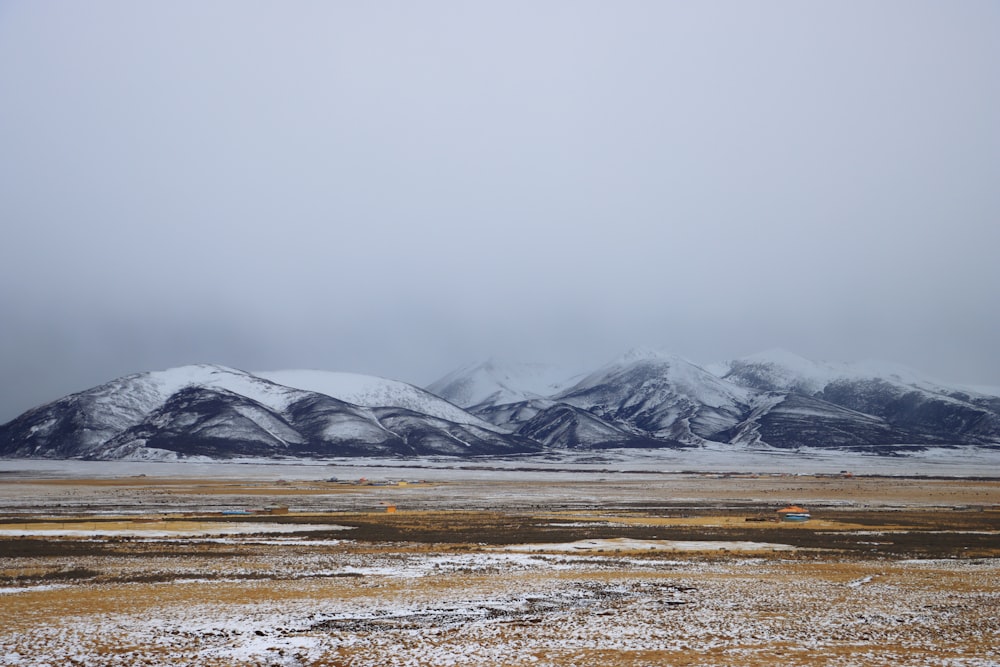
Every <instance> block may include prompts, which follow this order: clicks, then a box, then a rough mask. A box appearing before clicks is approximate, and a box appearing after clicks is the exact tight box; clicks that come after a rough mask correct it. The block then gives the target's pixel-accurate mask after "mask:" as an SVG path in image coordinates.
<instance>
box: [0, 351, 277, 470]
mask: <svg viewBox="0 0 1000 667" xmlns="http://www.w3.org/2000/svg"><path fill="white" fill-rule="evenodd" d="M192 386H198V387H212V388H217V389H224V390H228V391H232V392H234V393H236V394H240V395H246V396H249V397H253V398H255V399H259V400H260V401H262V402H264V403H265V404H267V405H268V407H269V408H280V407H281V406H284V405H286V404H287V403H288V401H290V400H292V398H293V397H294V395H295V391H294V390H290V389H288V388H286V387H280V386H278V385H274V384H272V383H270V382H267V381H266V380H261V379H259V378H254V377H253V376H251V375H249V374H247V373H244V372H242V371H238V370H235V369H232V368H226V367H224V366H215V365H193V366H182V367H179V368H173V369H169V370H165V371H153V372H148V373H136V374H134V375H127V376H124V377H121V378H118V379H115V380H112V381H110V382H107V383H105V384H103V385H100V386H98V387H94V388H93V389H88V390H86V391H82V392H79V393H76V394H71V395H70V396H67V397H65V398H63V399H60V400H59V401H56V402H54V403H50V404H48V405H43V406H40V407H38V408H34V409H32V410H29V411H28V412H26V413H25V414H23V415H21V416H20V417H18V418H17V419H16V420H14V421H13V422H11V424H14V423H15V422H17V424H18V426H19V429H20V433H21V437H20V438H19V439H18V441H17V443H16V446H13V445H9V446H7V447H6V448H5V447H4V446H3V440H2V439H0V454H5V453H6V452H8V451H9V453H7V454H6V455H11V454H15V455H21V456H25V455H31V454H32V453H33V452H34V451H35V450H36V449H38V450H39V451H48V452H51V455H58V454H59V453H60V452H63V453H65V451H67V448H71V449H72V450H73V451H74V452H76V454H75V455H82V456H86V455H89V454H90V453H91V450H94V449H96V448H98V447H100V446H102V445H103V444H104V443H105V442H107V441H108V440H110V439H111V438H113V437H115V436H117V435H119V434H120V433H122V432H123V431H125V430H127V429H129V428H132V427H134V426H136V425H138V424H140V423H141V422H142V421H143V420H144V419H146V417H147V416H148V415H150V414H151V413H153V412H154V411H155V410H157V409H159V408H161V407H162V406H163V405H164V404H165V403H166V402H167V400H168V399H169V398H170V397H171V396H172V395H174V394H176V393H177V392H179V391H182V390H183V389H185V388H188V387H192ZM7 426H10V424H8V425H7ZM0 435H2V427H0Z"/></svg>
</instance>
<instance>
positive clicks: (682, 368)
mask: <svg viewBox="0 0 1000 667" xmlns="http://www.w3.org/2000/svg"><path fill="white" fill-rule="evenodd" d="M998 394H1000V392H995V393H991V392H988V391H983V390H978V391H973V390H971V389H967V388H961V387H950V386H944V385H942V384H939V383H935V382H933V381H931V380H928V379H926V378H923V377H921V376H920V375H919V374H918V373H916V372H915V371H912V370H909V369H905V368H901V367H897V366H891V365H886V364H831V363H820V362H814V361H810V360H807V359H804V358H802V357H798V356H796V355H793V354H790V353H787V352H781V351H777V352H766V353H762V354H758V355H753V356H750V357H745V358H743V359H738V360H733V361H729V362H726V363H723V364H718V365H717V366H712V367H711V370H709V369H706V368H703V367H700V366H698V365H696V364H693V363H691V362H689V361H686V360H684V359H682V358H680V357H677V356H674V355H669V354H664V353H661V352H657V351H650V350H637V351H633V352H630V353H629V354H626V355H624V356H623V357H621V358H619V359H617V360H615V361H613V362H612V363H610V364H607V365H605V366H603V367H601V368H598V369H596V370H594V371H592V372H590V373H587V374H582V375H576V376H573V375H572V374H564V373H560V372H559V371H558V370H557V369H554V368H552V367H548V366H542V365H537V364H501V363H499V362H496V361H489V362H486V363H483V364H478V365H473V366H468V367H465V368H462V369H459V370H457V371H455V372H453V373H450V374H448V375H446V376H445V377H443V378H441V379H440V380H438V381H437V382H434V383H432V384H431V385H430V386H429V387H428V390H423V389H420V388H418V387H415V386H413V385H410V384H406V383H403V382H398V381H394V380H388V379H384V378H376V377H372V376H365V375H356V374H349V373H333V372H326V371H274V372H262V373H247V372H244V371H240V370H236V369H232V368H226V367H223V366H214V365H197V366H184V367H181V368H174V369H170V370H166V371H156V372H148V373H139V374H136V375H130V376H126V377H122V378H119V379H116V380H113V381H111V382H108V383H107V384H104V385H101V386H99V387H95V388H93V389H89V390H87V391H83V392H80V393H77V394H72V395H70V396H67V397H65V398H62V399H59V400H57V401H54V402H52V403H49V404H46V405H43V406H40V407H37V408H34V409H32V410H29V411H28V412H26V413H24V414H23V415H21V416H20V417H18V418H16V419H14V420H13V421H11V422H9V423H7V424H4V425H2V426H0V456H6V457H46V458H77V457H84V458H94V459H120V458H128V459H171V458H187V457H208V458H233V457H247V456H252V457H289V458H295V457H306V458H325V457H340V456H398V457H410V456H454V457H472V456H484V455H520V454H530V453H542V452H549V453H552V452H559V451H565V450H573V449H575V450H593V449H608V448H664V447H668V448H684V447H698V446H701V445H708V444H711V445H713V446H716V445H718V444H719V443H722V444H725V445H728V446H731V447H733V448H734V449H735V448H748V447H749V448H755V449H756V448H762V449H767V448H781V449H796V448H801V447H815V448H828V449H843V450H852V451H864V452H871V453H876V454H891V455H896V454H900V453H905V452H907V451H912V450H917V449H922V448H925V447H928V446H944V447H970V446H979V447H990V448H1000V395H998Z"/></svg>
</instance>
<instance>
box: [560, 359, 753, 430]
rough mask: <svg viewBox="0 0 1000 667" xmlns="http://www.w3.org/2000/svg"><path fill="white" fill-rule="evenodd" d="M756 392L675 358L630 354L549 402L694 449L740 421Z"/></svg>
mask: <svg viewBox="0 0 1000 667" xmlns="http://www.w3.org/2000/svg"><path fill="white" fill-rule="evenodd" d="M755 393H756V392H754V391H753V390H750V389H747V388H744V387H740V386H738V385H735V384H732V383H729V382H725V381H724V380H721V379H720V378H718V377H716V376H715V375H712V374H711V373H709V372H708V371H706V370H704V369H702V368H700V367H698V366H695V365H694V364H692V363H690V362H689V361H687V360H685V359H682V358H680V357H677V356H673V355H668V354H664V353H661V352H656V351H649V350H634V351H632V352H629V353H628V354H626V355H625V356H623V357H621V358H620V359H618V360H617V361H614V362H612V363H611V364H608V365H607V366H605V367H603V368H601V369H600V370H598V371H596V372H594V373H592V374H590V375H588V376H587V377H586V378H584V379H583V380H581V381H580V382H579V383H577V384H576V385H574V386H573V387H571V388H569V389H567V390H565V391H563V392H561V393H559V394H557V395H556V396H554V397H553V399H554V400H557V401H560V402H563V403H567V404H569V405H572V406H575V407H578V408H583V409H585V410H588V411H590V412H592V413H594V414H595V415H597V416H598V417H600V418H602V419H604V420H605V421H608V422H611V423H612V424H623V425H625V426H626V428H627V429H629V430H631V429H638V430H640V431H644V432H646V433H648V434H649V435H650V436H651V437H653V438H656V439H663V440H666V441H679V442H684V443H690V444H694V443H698V442H700V441H702V440H706V439H712V437H713V436H714V435H715V434H716V433H719V432H722V431H726V430H728V429H731V428H732V427H733V426H735V425H736V424H738V423H739V422H741V421H742V420H743V419H744V417H745V416H746V415H747V414H748V413H749V411H750V405H751V399H752V397H753V396H754V394H755Z"/></svg>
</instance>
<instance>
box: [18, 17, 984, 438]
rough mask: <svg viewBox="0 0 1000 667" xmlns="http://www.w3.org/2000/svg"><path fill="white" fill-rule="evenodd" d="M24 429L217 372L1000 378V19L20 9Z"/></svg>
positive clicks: (413, 378) (418, 379)
mask: <svg viewBox="0 0 1000 667" xmlns="http://www.w3.org/2000/svg"><path fill="white" fill-rule="evenodd" d="M0 225H2V227H0V229H2V239H0V378H2V380H0V381H2V388H0V422H2V421H6V420H7V419H11V418H13V417H14V416H16V415H17V414H19V413H20V412H21V411H23V410H25V409H27V408H29V407H32V406H33V405H36V404H39V403H42V402H45V401H49V400H53V399H56V398H59V397H61V396H62V395H64V394H67V393H69V392H72V391H78V390H81V389H85V388H88V387H90V386H93V385H96V384H100V383H102V382H105V381H107V380H110V379H112V378H114V377H117V376H120V375H123V374H127V373H132V372H138V371H145V370H155V369H161V368H167V367H171V366H178V365H183V364H188V363H197V362H215V363H222V364H227V365H231V366H235V367H238V368H243V369H247V370H265V369H278V368H321V369H329V370H349V371H357V372H365V373H372V374H376V375H383V376H388V377H395V378H398V379H403V380H407V381H410V382H413V383H416V384H426V383H429V382H430V381H432V380H434V379H436V378H437V377H438V376H440V375H442V374H444V373H445V372H447V371H449V370H451V369H452V368H453V367H455V366H457V365H459V364H463V363H468V362H470V361H474V360H478V359H481V358H485V357H488V356H490V355H494V356H498V357H502V358H519V359H525V360H545V359H554V360H559V361H573V362H574V363H584V364H589V365H591V366H595V367H596V366H598V365H600V364H602V363H605V362H606V361H609V360H610V359H612V358H614V357H616V356H618V355H619V354H620V353H622V352H624V351H625V350H627V349H628V348H630V347H632V346H636V345H652V346H658V347H663V348H666V349H668V350H671V351H673V352H676V353H677V354H680V355H682V356H685V357H687V358H689V359H691V360H693V361H696V362H705V363H707V362H710V361H714V360H719V359H726V358H733V357H738V356H742V355H745V354H750V353H753V352H757V351H760V350H764V349H768V348H785V349H788V350H791V351H794V352H797V353H799V354H802V355H804V356H807V357H810V358H815V359H829V360H843V361H852V360H864V359H884V360H888V361H895V362H899V363H903V364H906V365H909V366H912V367H914V368H916V369H918V370H922V371H924V372H926V373H928V374H930V375H931V376H934V377H939V378H941V379H944V380H952V381H958V382H966V383H976V384H988V385H1000V353H998V346H1000V298H998V297H1000V294H998V293H1000V261H998V250H1000V3H998V2H996V1H995V0H982V1H976V0H963V1H962V2H942V1H940V0H934V1H933V2H922V1H919V0H901V1H898V2H893V1H884V2H883V1H878V0H876V1H871V0H858V1H850V0H847V1H839V0H838V1H830V2H801V1H799V0H790V1H788V2H742V1H733V2H686V1H680V0H678V1H676V2H671V1H670V0H662V1H661V0H655V1H649V2H641V1H634V2H630V1H628V0H626V1H623V2H583V1H580V0H566V1H564V2H562V1H557V0H553V1H541V2H539V1H537V0H531V1H526V2H518V1H516V0H515V1H512V0H503V1H502V2H462V1H458V0H456V1H454V2H427V1H422V2H409V1H401V2H327V1H323V2H319V1H317V2H254V1H252V0H234V1H231V2H226V1H215V2H205V1H203V0H197V1H190V2H185V1H177V0H171V1H169V2H167V1H163V2H132V1H131V0H123V1H122V2H105V1H102V0H97V1H91V2H75V1H74V2H70V1H67V2H47V1H44V0H43V1H31V2H29V1H22V2H13V1H9V0H0Z"/></svg>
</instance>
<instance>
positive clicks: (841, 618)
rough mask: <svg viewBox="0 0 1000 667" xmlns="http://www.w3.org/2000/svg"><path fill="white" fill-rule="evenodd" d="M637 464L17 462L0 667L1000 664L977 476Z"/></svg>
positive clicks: (999, 552) (7, 516)
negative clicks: (842, 474)
mask: <svg viewBox="0 0 1000 667" xmlns="http://www.w3.org/2000/svg"><path fill="white" fill-rule="evenodd" d="M797 460H798V461H800V462H801V461H802V459H797ZM636 461H637V458H636V457H635V456H634V455H631V456H630V457H629V459H628V461H619V462H614V461H607V460H605V461H601V462H596V463H595V462H577V463H571V464H566V463H565V462H558V463H555V462H550V463H546V462H532V463H530V464H529V465H525V464H524V462H498V461H490V462H480V463H477V464H468V463H461V464H457V463H456V462H449V461H440V460H438V461H424V462H421V463H420V464H419V466H416V467H414V466H412V465H410V466H406V467H400V465H399V462H395V461H391V460H388V461H385V460H383V461H365V462H363V463H362V462H357V461H334V462H325V463H322V464H315V465H314V464H310V465H300V464H278V465H275V464H273V463H265V462H252V463H251V462H247V463H239V464H234V463H227V464H215V463H212V464H208V463H185V464H174V463H124V462H116V463H89V462H77V461H73V462H55V461H16V462H14V461H3V462H0V502H2V507H3V513H2V515H3V519H4V523H5V525H4V526H0V529H2V530H0V544H2V545H3V549H2V550H0V576H2V577H3V581H2V582H0V610H2V611H3V612H4V616H5V618H6V619H9V622H7V623H5V624H4V626H3V629H2V630H0V646H2V647H3V648H2V649H0V664H4V665H8V664H9V665H43V664H49V665H64V664H78V665H95V666H96V665H113V664H117V665H143V664H149V665H157V664H191V665H391V664H396V665H465V664H481V665H521V664H523V665H529V664H531V665H608V666H611V665H648V664H678V665H679V664H690V665H722V664H732V665H765V664H766V665H774V664H789V665H907V664H912V665H961V666H976V667H982V666H986V665H1000V652H998V650H997V649H996V648H995V647H996V646H998V645H1000V620H998V618H997V614H996V612H995V610H996V609H997V608H1000V560H998V558H997V556H1000V537H998V534H1000V518H998V512H997V510H996V509H995V507H996V505H998V504H1000V482H997V481H996V480H992V481H991V480H978V481H972V480H965V479H962V477H966V476H970V471H975V472H974V474H971V476H976V477H989V476H990V475H988V474H985V475H984V472H987V471H988V470H989V469H988V468H987V469H984V467H983V465H982V462H978V464H972V463H970V462H968V461H966V462H958V463H956V462H954V461H951V462H949V463H948V464H947V465H945V466H942V465H941V464H940V462H938V463H937V464H936V465H935V466H932V467H930V468H929V469H930V470H931V471H932V472H928V466H924V467H922V468H917V469H912V468H907V467H906V466H908V465H909V466H912V465H913V461H912V460H909V461H906V462H899V461H895V460H892V461H888V462H878V463H880V467H878V468H877V473H876V472H873V468H872V467H869V468H868V469H867V471H866V472H867V474H881V475H890V477H871V478H869V477H864V476H863V475H862V476H861V477H856V478H854V479H850V480H846V479H842V478H836V477H834V478H830V477H826V476H825V475H828V474H833V473H837V472H839V470H841V469H851V468H852V467H853V469H854V471H855V472H856V473H860V472H862V471H861V469H860V468H858V467H855V466H851V465H850V464H849V463H847V464H845V463H844V459H843V458H842V457H841V458H840V459H839V460H833V459H830V460H825V462H824V460H823V459H819V460H814V461H810V462H807V463H801V465H802V466H803V467H802V468H800V469H799V470H797V471H794V472H795V474H791V471H787V470H784V471H782V473H780V474H767V471H766V470H765V469H763V468H761V469H753V468H752V467H751V466H749V465H748V464H747V465H745V468H750V470H744V471H743V473H745V474H735V475H729V474H722V473H730V472H734V467H733V466H738V465H741V464H740V462H739V461H734V460H733V459H732V458H727V459H724V461H725V463H727V464H729V465H727V466H725V467H719V468H715V466H707V467H706V469H705V470H704V471H703V472H702V473H700V474H699V473H693V472H692V473H685V474H680V473H677V472H666V471H667V470H671V469H673V470H679V469H687V468H681V467H675V466H672V465H671V466H666V465H661V462H660V461H657V462H655V464H654V465H645V466H644V465H643V464H638V463H636ZM859 461H860V462H864V463H871V461H868V460H866V459H864V458H861V459H859ZM359 463H360V465H359ZM820 463H821V464H822V466H821V467H820V468H818V469H817V468H816V466H817V465H819V464H820ZM331 464H332V465H331ZM966 466H968V467H966ZM773 467H774V466H772V468H773ZM526 468H530V470H528V469H526ZM945 469H947V470H948V472H946V471H945ZM994 469H995V468H994ZM735 472H737V473H739V470H738V469H737V470H735ZM751 473H762V474H751ZM814 473H820V474H822V475H824V476H823V477H816V476H815V474H814ZM907 475H930V476H934V477H935V479H926V480H924V479H908V478H906V476H907ZM331 477H338V478H339V479H345V480H356V479H359V478H361V477H366V478H368V479H370V480H379V479H397V480H398V479H406V480H411V481H412V482H416V481H417V480H426V483H423V484H421V483H414V484H409V485H407V486H405V487H380V486H374V487H368V486H358V485H354V484H344V485H341V484H334V483H330V482H329V481H328V480H329V478H331ZM275 499H281V500H283V501H284V502H287V504H288V505H289V506H290V508H291V513H290V514H289V515H287V517H270V516H269V517H261V518H259V519H256V520H255V521H258V522H254V523H247V521H248V519H246V518H244V517H219V516H213V515H214V514H215V513H217V512H219V511H222V510H225V509H227V508H234V507H246V506H259V505H262V504H265V503H269V502H273V501H274V500H275ZM792 501H794V502H800V501H801V502H808V503H809V504H810V506H811V507H813V508H814V515H815V516H816V520H815V521H814V522H811V525H809V524H807V525H805V526H799V527H792V528H781V527H779V526H777V525H775V524H770V523H767V524H750V523H744V519H743V515H744V514H748V513H752V512H760V511H763V510H766V509H768V508H771V509H773V508H774V507H776V506H778V505H779V504H780V503H783V502H792ZM390 504H391V505H392V506H394V507H398V512H397V513H395V514H393V515H387V514H385V511H386V510H385V507H386V506H388V505H390ZM973 505H975V506H976V507H975V508H972V509H970V507H971V506H973ZM171 512H180V513H183V514H185V515H186V516H183V517H178V516H174V515H172V514H170V513H171ZM191 514H197V515H198V516H201V517H202V518H204V519H205V520H206V521H205V523H203V524H199V525H200V526H203V529H202V530H201V532H199V530H198V529H194V530H192V529H186V530H179V528H180V527H181V526H182V525H185V526H188V527H189V528H190V523H191V522H192V521H194V520H195V518H197V517H195V518H192V517H191V516H189V515H191ZM202 515H205V516H202ZM182 519H183V521H184V522H187V523H182ZM147 521H148V523H146V522H147ZM113 522H114V523H113ZM852 522H863V523H852ZM122 525H124V526H125V527H126V528H125V529H122V528H121V526H122ZM748 526H753V530H752V531H748V530H747V527H748ZM758 526H759V527H758ZM110 527H117V528H118V530H119V532H118V533H115V532H114V531H109V530H102V528H110ZM80 528H83V530H82V531H80V530H78V529H80ZM175 528H176V529H175ZM345 528H346V529H345ZM293 530H294V532H292V531H293ZM43 531H47V532H43ZM450 535H452V536H453V537H451V538H449V536H450ZM915 535H916V536H917V538H918V539H914V536H915ZM825 536H830V540H831V543H830V544H829V545H828V546H824V540H826V539H827V538H826V537H825ZM681 538H683V539H681ZM699 538H701V539H699ZM834 541H837V542H836V544H834ZM932 543H933V545H934V546H933V549H932V550H930V551H929V550H928V549H931V545H932ZM817 545H818V546H817ZM970 547H971V551H970V550H969V549H970ZM934 549H936V550H934Z"/></svg>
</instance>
